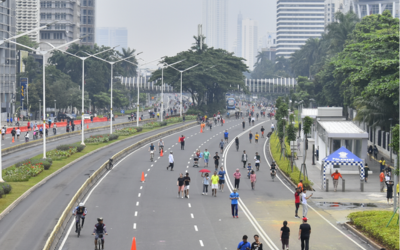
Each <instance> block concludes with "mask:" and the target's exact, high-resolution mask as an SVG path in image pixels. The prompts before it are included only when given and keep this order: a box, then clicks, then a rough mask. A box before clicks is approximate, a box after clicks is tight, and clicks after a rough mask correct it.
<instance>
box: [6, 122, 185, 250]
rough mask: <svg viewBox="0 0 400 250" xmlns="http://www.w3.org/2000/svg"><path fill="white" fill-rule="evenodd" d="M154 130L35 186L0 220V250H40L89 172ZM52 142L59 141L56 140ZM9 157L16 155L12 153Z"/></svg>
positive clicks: (104, 150)
mask: <svg viewBox="0 0 400 250" xmlns="http://www.w3.org/2000/svg"><path fill="white" fill-rule="evenodd" d="M181 125H182V124H176V125H173V126H169V127H168V128H162V129H159V130H157V133H158V132H161V131H165V130H168V129H171V128H173V127H177V126H181ZM154 133H155V132H154V131H153V132H147V133H144V134H140V135H138V136H135V137H133V138H131V139H129V140H125V141H123V142H120V143H118V144H116V145H115V146H112V147H109V148H105V149H102V150H100V151H99V152H98V153H96V154H93V155H91V156H88V157H86V158H84V159H83V160H82V161H80V162H79V163H77V164H73V165H72V166H71V167H69V168H68V169H66V170H64V171H63V172H61V173H60V174H58V175H56V176H55V177H53V178H51V179H50V180H49V181H48V182H46V183H45V184H43V185H42V186H41V187H39V188H38V189H36V190H35V191H34V192H33V193H32V194H31V195H29V196H28V197H27V198H26V199H24V200H23V201H22V202H21V203H20V204H19V205H18V206H17V207H16V208H15V209H14V210H13V211H12V212H10V213H9V214H8V215H7V216H6V217H4V218H3V219H2V220H1V221H0V246H1V249H14V250H26V249H42V248H43V246H44V244H45V242H46V240H47V237H48V236H49V235H50V233H51V232H52V230H53V228H54V226H55V225H56V223H57V219H58V217H59V216H60V215H61V213H62V211H63V210H64V209H65V207H66V206H67V205H68V203H69V202H70V200H71V198H72V197H73V195H74V194H75V193H76V191H77V190H78V189H79V188H80V187H81V185H82V184H83V183H84V181H85V180H86V179H87V178H88V177H89V175H90V174H91V173H93V172H94V171H95V170H96V169H98V168H99V166H100V165H101V164H103V163H104V162H105V161H107V160H108V159H109V157H110V156H112V155H114V154H115V153H117V152H119V151H121V150H122V149H124V148H126V147H128V146H129V145H132V144H133V143H135V142H137V141H139V140H142V139H144V138H146V137H147V136H149V135H152V134H154ZM75 141H76V140H75ZM55 143H58V144H60V142H55ZM36 150H38V151H37V152H36V153H40V150H41V148H39V149H36ZM11 156H14V157H16V156H15V155H14V154H12V155H11ZM19 160H20V159H19ZM3 164H4V162H3ZM88 224H89V223H88Z"/></svg>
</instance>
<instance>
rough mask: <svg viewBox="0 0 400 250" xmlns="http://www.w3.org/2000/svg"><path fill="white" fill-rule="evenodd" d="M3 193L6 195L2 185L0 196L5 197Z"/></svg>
mask: <svg viewBox="0 0 400 250" xmlns="http://www.w3.org/2000/svg"><path fill="white" fill-rule="evenodd" d="M3 195H4V190H3V188H2V187H0V198H3Z"/></svg>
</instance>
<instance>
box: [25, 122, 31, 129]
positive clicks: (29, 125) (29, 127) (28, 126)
mask: <svg viewBox="0 0 400 250" xmlns="http://www.w3.org/2000/svg"><path fill="white" fill-rule="evenodd" d="M26 127H27V129H28V131H29V130H31V123H30V121H28V125H27V126H26Z"/></svg>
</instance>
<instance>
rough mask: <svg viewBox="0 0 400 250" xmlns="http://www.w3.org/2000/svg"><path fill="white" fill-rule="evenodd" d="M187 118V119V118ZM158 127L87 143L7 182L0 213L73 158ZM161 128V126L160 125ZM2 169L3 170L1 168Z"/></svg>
mask: <svg viewBox="0 0 400 250" xmlns="http://www.w3.org/2000/svg"><path fill="white" fill-rule="evenodd" d="M187 120H188V119H187ZM179 122H180V121H179V120H177V119H176V120H171V122H170V123H169V126H171V125H175V124H177V123H179ZM158 128H160V127H155V126H147V127H144V128H143V129H142V130H141V131H138V132H136V133H129V134H126V135H124V134H120V135H119V137H118V139H116V140H112V141H106V142H102V143H94V144H91V143H87V144H86V147H85V148H84V149H83V150H82V151H81V152H76V153H74V154H72V155H71V156H69V157H67V158H65V159H62V160H58V161H53V163H52V165H51V167H50V168H49V169H48V170H44V171H42V172H41V173H40V174H39V175H37V176H34V177H30V178H29V180H27V181H21V182H7V183H8V184H10V185H11V186H12V190H11V192H10V193H9V194H7V195H3V198H1V199H0V213H1V212H3V211H4V210H5V209H6V208H7V207H8V206H9V205H10V204H12V203H13V202H14V201H15V200H16V199H18V198H19V197H20V196H21V195H23V194H24V193H25V192H26V191H27V190H29V189H30V188H31V187H33V186H35V185H36V184H37V183H39V182H40V181H42V180H43V179H44V178H46V177H47V176H49V175H51V174H53V173H54V172H56V171H57V170H59V169H61V168H62V167H64V166H65V165H67V164H69V163H71V162H73V161H74V160H76V159H78V158H80V157H82V156H84V155H86V154H88V153H90V152H92V151H94V150H96V149H99V148H102V147H105V146H107V145H109V144H111V143H114V142H117V141H121V140H123V139H126V138H129V137H133V136H136V135H140V134H142V133H146V132H149V131H153V130H156V129H158ZM161 128H163V127H161ZM41 158H42V154H39V155H37V156H35V157H33V158H31V160H40V159H41ZM3 171H4V170H3Z"/></svg>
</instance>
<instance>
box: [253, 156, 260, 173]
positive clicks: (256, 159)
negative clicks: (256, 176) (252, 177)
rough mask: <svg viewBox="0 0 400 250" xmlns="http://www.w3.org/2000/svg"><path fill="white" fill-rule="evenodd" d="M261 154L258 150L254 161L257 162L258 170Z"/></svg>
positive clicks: (258, 168)
mask: <svg viewBox="0 0 400 250" xmlns="http://www.w3.org/2000/svg"><path fill="white" fill-rule="evenodd" d="M260 159H261V157H260V155H259V154H258V152H256V155H255V156H254V161H255V163H256V169H257V171H258V170H260Z"/></svg>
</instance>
